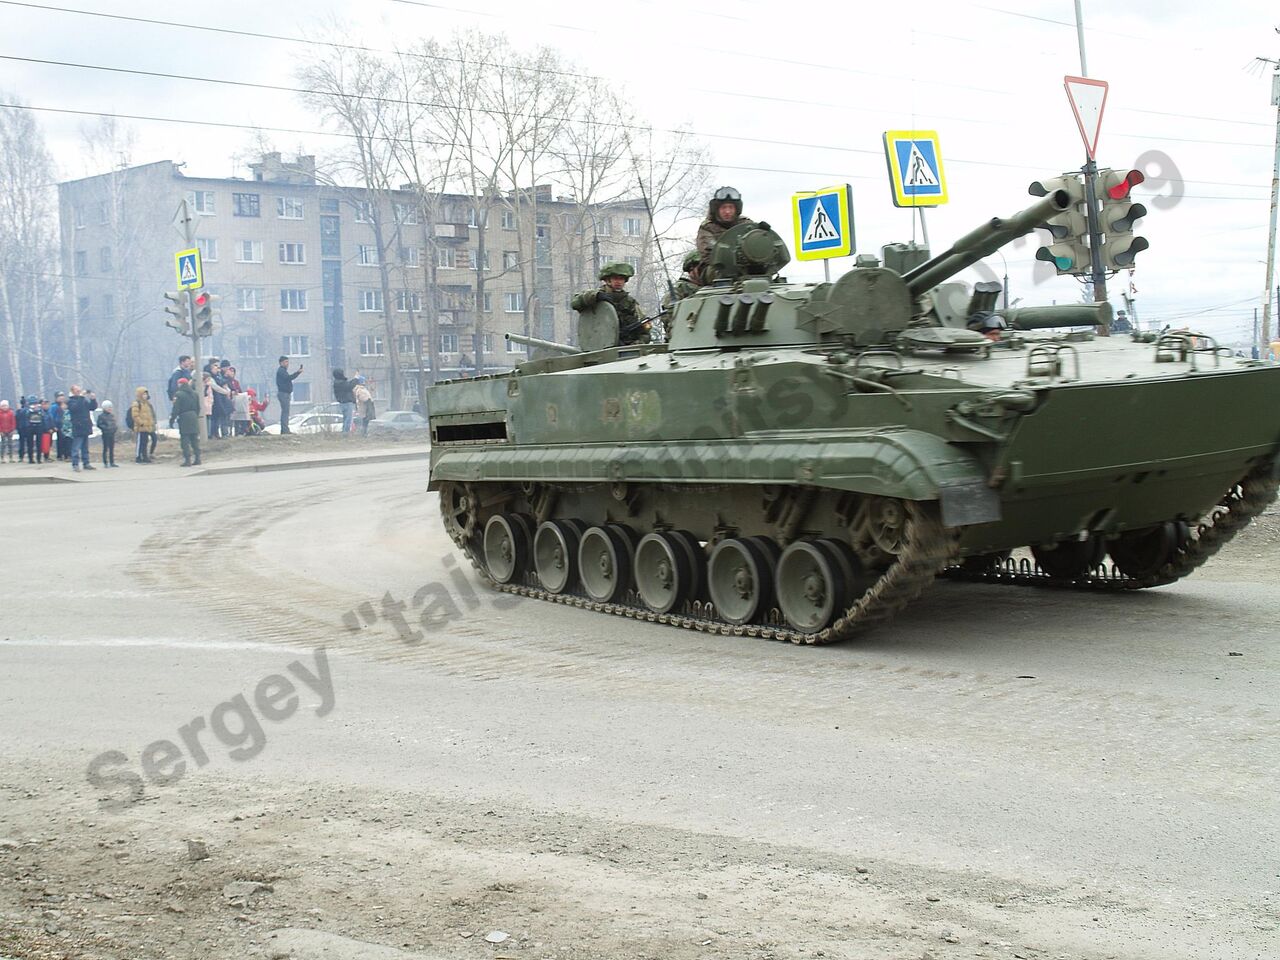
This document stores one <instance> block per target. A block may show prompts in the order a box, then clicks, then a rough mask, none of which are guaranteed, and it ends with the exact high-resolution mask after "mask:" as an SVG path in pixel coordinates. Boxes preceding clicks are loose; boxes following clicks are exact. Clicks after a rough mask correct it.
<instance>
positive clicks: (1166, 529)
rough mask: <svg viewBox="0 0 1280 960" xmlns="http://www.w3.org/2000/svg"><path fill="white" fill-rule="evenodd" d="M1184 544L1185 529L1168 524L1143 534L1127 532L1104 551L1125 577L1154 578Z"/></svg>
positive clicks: (1136, 578)
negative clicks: (1109, 555)
mask: <svg viewBox="0 0 1280 960" xmlns="http://www.w3.org/2000/svg"><path fill="white" fill-rule="evenodd" d="M1186 540H1187V525H1186V524H1184V523H1176V522H1173V521H1169V522H1168V523H1160V524H1157V525H1156V526H1154V527H1148V528H1147V529H1145V530H1130V531H1128V532H1127V533H1122V534H1121V535H1120V536H1118V537H1117V538H1116V539H1114V540H1112V541H1111V543H1110V545H1109V546H1108V547H1107V551H1108V552H1109V553H1110V554H1111V559H1112V561H1114V563H1115V565H1116V568H1117V569H1118V570H1119V571H1120V572H1121V573H1123V574H1124V575H1125V576H1126V577H1132V578H1133V579H1135V580H1146V579H1147V578H1148V577H1154V576H1155V575H1156V574H1157V573H1159V572H1160V570H1161V569H1162V568H1163V567H1164V565H1165V564H1167V563H1168V562H1169V561H1170V560H1172V559H1173V558H1174V556H1176V555H1177V553H1178V549H1179V548H1180V547H1181V546H1182V545H1183V544H1184V543H1185V542H1186Z"/></svg>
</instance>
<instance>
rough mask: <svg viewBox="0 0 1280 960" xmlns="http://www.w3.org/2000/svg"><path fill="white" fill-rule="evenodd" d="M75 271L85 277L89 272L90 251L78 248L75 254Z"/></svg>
mask: <svg viewBox="0 0 1280 960" xmlns="http://www.w3.org/2000/svg"><path fill="white" fill-rule="evenodd" d="M75 271H76V275H77V276H81V277H83V276H84V275H85V274H86V273H88V272H89V253H88V251H85V250H77V251H76V255H75Z"/></svg>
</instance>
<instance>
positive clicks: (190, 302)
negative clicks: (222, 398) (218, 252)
mask: <svg viewBox="0 0 1280 960" xmlns="http://www.w3.org/2000/svg"><path fill="white" fill-rule="evenodd" d="M181 215H182V235H183V237H184V238H185V239H186V241H187V249H188V250H190V249H191V248H192V247H194V246H195V244H196V226H195V219H194V218H193V217H192V216H191V209H190V208H189V207H188V206H187V201H186V198H185V197H184V198H183V200H182V207H181ZM186 294H187V316H188V317H190V319H191V359H192V360H194V361H195V364H194V366H193V367H192V369H191V376H192V378H193V379H192V381H191V386H192V387H194V388H195V391H196V398H197V399H198V400H199V401H200V405H199V406H198V407H197V408H196V410H197V411H198V413H199V415H200V427H199V431H200V433H199V435H200V436H202V437H203V436H206V435H207V428H208V424H207V423H205V419H204V374H203V372H202V370H201V367H200V334H198V333H196V295H195V293H194V292H193V291H192V289H191V288H190V287H188V288H187V290H186Z"/></svg>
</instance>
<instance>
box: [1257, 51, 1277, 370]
mask: <svg viewBox="0 0 1280 960" xmlns="http://www.w3.org/2000/svg"><path fill="white" fill-rule="evenodd" d="M1257 59H1258V60H1260V61H1261V62H1263V63H1269V64H1271V66H1272V68H1273V69H1272V71H1271V105H1272V106H1274V107H1275V108H1276V149H1275V162H1274V166H1273V167H1272V171H1271V227H1270V231H1269V233H1268V234H1267V282H1266V285H1265V286H1263V288H1262V291H1263V293H1262V340H1263V342H1264V343H1266V344H1268V345H1269V344H1270V342H1271V290H1272V288H1273V285H1274V284H1275V276H1276V209H1277V207H1280V60H1270V59H1267V58H1266V57H1258V58H1257ZM1277 300H1280V296H1278V297H1277Z"/></svg>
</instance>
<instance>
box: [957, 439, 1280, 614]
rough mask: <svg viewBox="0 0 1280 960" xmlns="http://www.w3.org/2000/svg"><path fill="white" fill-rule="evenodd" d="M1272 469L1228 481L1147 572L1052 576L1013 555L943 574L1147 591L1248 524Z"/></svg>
mask: <svg viewBox="0 0 1280 960" xmlns="http://www.w3.org/2000/svg"><path fill="white" fill-rule="evenodd" d="M1272 473H1273V467H1272V464H1271V463H1266V464H1263V465H1262V466H1260V467H1258V468H1256V469H1255V470H1253V471H1252V472H1250V473H1249V474H1247V475H1246V476H1245V477H1244V478H1243V479H1242V480H1240V482H1239V483H1237V484H1235V485H1234V486H1232V488H1231V489H1230V490H1228V491H1227V493H1226V494H1225V495H1224V496H1223V498H1222V499H1221V500H1220V501H1219V502H1218V505H1217V506H1216V507H1214V509H1213V510H1212V511H1210V513H1209V514H1208V515H1207V516H1206V517H1205V519H1204V521H1202V522H1201V523H1200V524H1198V525H1197V526H1196V528H1195V530H1193V531H1192V533H1191V536H1190V537H1188V538H1187V541H1186V543H1184V544H1183V545H1182V546H1181V547H1180V548H1179V550H1178V552H1177V554H1176V555H1175V556H1174V557H1173V558H1172V559H1171V560H1170V561H1169V562H1168V563H1166V564H1165V565H1164V566H1163V567H1162V568H1161V569H1160V570H1159V571H1158V572H1157V573H1155V574H1153V575H1151V576H1149V577H1144V578H1135V577H1128V576H1125V575H1124V574H1123V573H1121V572H1120V571H1119V570H1118V569H1117V568H1116V567H1115V565H1114V564H1100V565H1099V566H1097V567H1094V568H1093V570H1092V571H1090V572H1089V574H1087V575H1086V576H1083V577H1076V578H1072V579H1067V578H1063V577H1051V576H1049V575H1048V574H1047V573H1045V572H1044V571H1042V570H1041V569H1040V567H1039V566H1038V565H1037V564H1035V562H1034V561H1032V560H1027V559H1015V558H1013V557H1010V558H1007V559H1005V560H1004V561H1003V562H1000V563H993V564H992V566H991V567H990V568H988V569H983V570H974V569H971V568H965V567H961V566H959V565H952V566H949V567H947V569H946V570H944V571H943V572H942V576H943V577H945V578H946V579H948V580H960V581H965V582H968V583H998V584H1004V585H1006V586H1015V587H1051V588H1056V589H1064V590H1146V589H1148V588H1150V587H1162V586H1166V585H1168V584H1170V583H1174V582H1176V581H1178V580H1181V579H1182V578H1183V577H1186V576H1188V575H1190V574H1191V573H1193V572H1194V571H1195V570H1196V569H1197V568H1199V567H1200V566H1201V565H1202V564H1204V563H1205V562H1206V561H1208V560H1209V559H1210V558H1211V557H1212V556H1213V555H1214V554H1216V553H1217V552H1218V551H1219V550H1221V549H1222V548H1223V547H1224V546H1225V545H1226V544H1227V543H1228V542H1230V540H1231V538H1232V537H1234V536H1235V535H1236V534H1237V533H1239V532H1240V531H1241V530H1243V529H1244V528H1245V527H1247V526H1248V525H1249V523H1250V522H1251V521H1252V520H1253V518H1254V517H1256V516H1258V515H1259V514H1261V513H1262V512H1263V511H1264V510H1266V508H1267V507H1268V505H1270V504H1271V502H1272V501H1273V500H1275V498H1276V492H1277V489H1278V488H1280V479H1278V478H1276V477H1274V476H1272Z"/></svg>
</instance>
